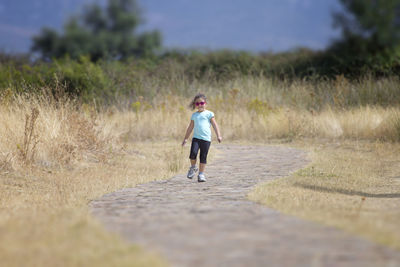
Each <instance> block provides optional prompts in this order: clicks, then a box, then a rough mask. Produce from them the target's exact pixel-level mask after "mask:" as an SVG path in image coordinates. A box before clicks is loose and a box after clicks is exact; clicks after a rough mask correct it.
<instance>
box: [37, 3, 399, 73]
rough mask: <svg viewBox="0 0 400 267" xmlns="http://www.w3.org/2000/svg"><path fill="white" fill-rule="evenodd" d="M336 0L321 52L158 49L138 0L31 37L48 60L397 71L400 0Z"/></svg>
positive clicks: (89, 12)
mask: <svg viewBox="0 0 400 267" xmlns="http://www.w3.org/2000/svg"><path fill="white" fill-rule="evenodd" d="M338 1H340V3H341V5H342V6H343V11H341V12H338V13H335V14H333V16H334V22H335V25H334V26H335V27H339V28H340V29H341V32H342V38H341V39H340V40H337V41H334V42H333V43H332V44H331V45H330V47H328V48H327V49H326V50H325V51H323V52H315V51H307V49H299V50H297V51H291V52H286V53H281V54H280V55H275V56H267V57H266V56H263V55H253V54H251V53H247V54H246V53H245V52H235V51H225V52H221V51H218V52H210V53H208V54H207V55H204V54H203V55H202V56H203V57H202V56H201V55H199V53H197V52H196V51H190V52H189V53H188V52H187V51H186V52H184V51H169V52H164V53H162V54H160V53H159V51H161V50H160V49H161V48H162V36H161V33H160V32H159V31H157V30H155V31H152V32H142V33H138V26H139V25H140V24H141V23H143V18H142V14H141V13H142V12H141V11H140V7H139V6H138V3H137V2H136V0H108V2H107V5H106V6H104V7H102V6H99V5H97V4H91V5H88V6H86V7H85V8H84V11H83V13H81V14H79V15H75V16H73V17H71V18H70V19H69V20H68V21H67V22H66V23H65V24H64V27H63V30H62V32H57V31H56V30H54V29H51V28H43V29H42V30H41V32H40V34H38V35H37V36H35V37H34V38H33V46H32V52H35V53H37V54H39V55H40V58H41V59H42V60H44V61H51V60H53V59H60V58H63V57H65V56H68V57H69V58H71V59H79V58H80V57H82V56H86V57H89V59H90V60H91V61H92V62H97V61H99V60H128V59H130V58H156V60H158V61H159V60H160V59H169V60H170V59H173V60H175V61H177V62H185V63H186V64H187V63H188V61H189V59H190V60H193V59H196V60H197V62H194V63H193V64H189V65H190V66H189V68H192V69H193V68H196V67H197V68H198V69H197V70H196V71H197V72H199V73H201V72H205V71H207V69H210V68H212V69H214V70H219V71H221V72H224V71H223V70H225V71H229V70H231V71H239V72H242V73H243V74H248V73H249V72H251V73H253V72H254V73H260V72H268V71H269V72H270V73H274V74H276V73H281V74H282V75H283V76H291V75H292V76H310V75H314V76H315V75H317V76H318V75H319V76H323V77H325V76H328V77H329V76H335V75H338V74H345V75H349V76H353V77H358V76H360V75H363V74H365V73H373V74H375V75H398V74H399V71H400V0H338ZM266 34H267V33H266ZM293 53H295V54H296V53H297V54H296V55H293ZM200 54H201V53H200ZM304 55H307V56H304ZM285 56H287V58H284V57H285ZM277 58H280V60H277ZM263 59H266V60H267V61H265V62H264V61H263ZM288 59H292V60H291V61H290V60H289V61H288ZM271 60H272V61H271ZM249 66H251V71H249V69H250V68H249ZM257 68H258V69H257Z"/></svg>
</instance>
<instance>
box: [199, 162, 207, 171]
mask: <svg viewBox="0 0 400 267" xmlns="http://www.w3.org/2000/svg"><path fill="white" fill-rule="evenodd" d="M205 168H206V163H200V169H199V171H200V172H204V169H205Z"/></svg>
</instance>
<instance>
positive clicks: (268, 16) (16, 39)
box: [0, 0, 341, 53]
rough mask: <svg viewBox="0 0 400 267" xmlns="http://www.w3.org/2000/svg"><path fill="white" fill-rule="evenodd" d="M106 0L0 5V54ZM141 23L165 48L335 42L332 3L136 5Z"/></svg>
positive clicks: (1, 0)
mask: <svg viewBox="0 0 400 267" xmlns="http://www.w3.org/2000/svg"><path fill="white" fill-rule="evenodd" d="M93 2H97V3H99V4H103V5H104V3H106V0H0V51H3V52H15V53H18V52H28V51H29V48H30V46H31V38H32V36H34V35H35V34H38V33H39V32H40V29H41V28H42V27H44V26H46V27H51V28H54V29H57V30H59V31H61V30H62V25H63V23H64V22H65V20H66V19H67V18H68V17H70V16H71V15H72V14H77V13H78V12H80V11H81V9H82V7H83V6H84V5H86V4H88V3H93ZM138 3H139V6H140V7H141V9H142V14H143V17H144V19H145V23H144V24H143V25H142V26H141V29H140V30H141V31H146V30H153V29H158V30H159V31H160V32H161V33H162V36H163V46H164V47H166V48H184V49H192V48H195V49H209V50H216V49H234V50H247V51H252V52H281V51H288V50H292V49H296V48H299V47H308V48H311V49H314V50H319V49H324V48H326V47H327V46H328V45H329V44H330V43H331V41H332V40H334V39H337V38H339V37H340V31H339V30H338V29H334V28H333V27H332V25H333V22H332V12H334V11H337V10H340V8H341V6H340V4H339V1H338V0H201V1H199V0H168V1H166V0H138Z"/></svg>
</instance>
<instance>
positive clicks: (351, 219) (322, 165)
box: [249, 141, 400, 250]
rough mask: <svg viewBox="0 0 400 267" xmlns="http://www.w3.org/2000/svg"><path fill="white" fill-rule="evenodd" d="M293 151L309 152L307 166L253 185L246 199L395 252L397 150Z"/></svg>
mask: <svg viewBox="0 0 400 267" xmlns="http://www.w3.org/2000/svg"><path fill="white" fill-rule="evenodd" d="M292 145H295V144H292ZM297 146H298V147H301V148H303V149H306V150H308V151H309V153H310V155H311V159H312V163H310V164H309V166H308V167H306V168H305V169H302V170H300V171H297V172H296V173H295V174H293V175H291V176H290V177H287V178H282V179H278V180H275V181H273V182H270V183H266V184H263V185H259V186H257V187H256V189H255V190H254V191H253V192H251V193H250V194H249V198H250V199H251V200H254V201H257V202H260V203H263V204H265V205H267V206H269V207H271V208H273V209H277V210H279V211H282V212H284V213H287V214H291V215H295V216H298V217H301V218H304V219H306V220H313V221H316V222H319V223H322V224H325V225H329V226H334V227H338V228H341V229H344V230H346V231H348V232H351V233H353V234H357V235H360V236H363V237H365V238H368V239H370V240H373V241H375V242H379V243H382V244H384V245H388V246H391V247H393V248H395V249H398V250H400V230H399V227H398V225H399V221H400V168H399V167H400V153H399V152H400V145H399V144H392V143H382V142H370V141H369V142H366V141H336V142H328V143H322V142H315V141H313V142H310V141H308V142H304V141H303V142H301V143H300V142H299V143H297Z"/></svg>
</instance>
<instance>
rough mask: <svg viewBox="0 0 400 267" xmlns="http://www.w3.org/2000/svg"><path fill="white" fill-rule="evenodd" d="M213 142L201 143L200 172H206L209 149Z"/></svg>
mask: <svg viewBox="0 0 400 267" xmlns="http://www.w3.org/2000/svg"><path fill="white" fill-rule="evenodd" d="M210 145H211V142H208V141H202V142H201V143H200V172H204V169H205V168H206V164H207V155H208V150H209V149H210Z"/></svg>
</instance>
